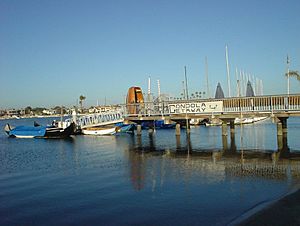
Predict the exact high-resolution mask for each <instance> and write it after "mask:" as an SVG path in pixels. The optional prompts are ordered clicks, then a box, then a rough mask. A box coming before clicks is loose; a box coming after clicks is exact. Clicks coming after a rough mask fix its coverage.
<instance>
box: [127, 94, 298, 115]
mask: <svg viewBox="0 0 300 226" xmlns="http://www.w3.org/2000/svg"><path fill="white" fill-rule="evenodd" d="M123 108H124V109H123V111H124V112H125V114H124V115H125V116H126V117H136V116H164V115H166V116H167V115H176V114H197V115H207V114H214V113H216V114H217V113H220V114H223V113H251V112H252V113H256V114H260V113H278V112H290V113H293V112H300V94H292V95H272V96H256V97H232V98H224V99H189V100H179V101H178V100H177V101H160V102H144V103H138V104H127V105H123Z"/></svg>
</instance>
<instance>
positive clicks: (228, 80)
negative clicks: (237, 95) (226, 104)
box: [225, 45, 231, 97]
mask: <svg viewBox="0 0 300 226" xmlns="http://www.w3.org/2000/svg"><path fill="white" fill-rule="evenodd" d="M225 57H226V68H227V85H228V97H231V93H230V72H229V63H228V48H227V45H226V46H225Z"/></svg>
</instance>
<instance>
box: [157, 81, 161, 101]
mask: <svg viewBox="0 0 300 226" xmlns="http://www.w3.org/2000/svg"><path fill="white" fill-rule="evenodd" d="M157 92H158V100H159V101H161V96H160V81H159V80H157Z"/></svg>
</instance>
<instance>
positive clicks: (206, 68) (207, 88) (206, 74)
mask: <svg viewBox="0 0 300 226" xmlns="http://www.w3.org/2000/svg"><path fill="white" fill-rule="evenodd" d="M205 77H206V96H207V97H208V98H210V93H209V84H208V64H207V57H205Z"/></svg>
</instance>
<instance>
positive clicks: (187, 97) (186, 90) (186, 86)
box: [184, 66, 189, 100]
mask: <svg viewBox="0 0 300 226" xmlns="http://www.w3.org/2000/svg"><path fill="white" fill-rule="evenodd" d="M184 78H185V92H186V99H187V100H188V99H189V92H188V83H187V76H186V66H184Z"/></svg>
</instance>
